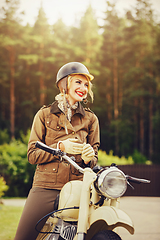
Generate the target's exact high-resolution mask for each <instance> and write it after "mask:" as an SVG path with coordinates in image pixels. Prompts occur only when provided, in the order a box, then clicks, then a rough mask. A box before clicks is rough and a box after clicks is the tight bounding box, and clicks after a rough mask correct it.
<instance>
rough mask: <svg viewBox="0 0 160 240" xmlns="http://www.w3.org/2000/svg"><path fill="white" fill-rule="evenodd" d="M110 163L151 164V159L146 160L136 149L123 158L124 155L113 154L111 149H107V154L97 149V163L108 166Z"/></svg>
mask: <svg viewBox="0 0 160 240" xmlns="http://www.w3.org/2000/svg"><path fill="white" fill-rule="evenodd" d="M112 163H115V164H116V165H131V164H152V162H151V161H149V160H147V158H146V157H145V156H144V155H142V154H141V153H140V152H138V151H137V150H135V151H134V153H133V155H132V156H129V157H128V158H125V157H124V156H122V157H118V156H114V155H113V151H112V150H110V151H109V154H107V153H106V152H105V151H102V150H99V152H98V164H99V165H100V166H110V165H111V164H112Z"/></svg>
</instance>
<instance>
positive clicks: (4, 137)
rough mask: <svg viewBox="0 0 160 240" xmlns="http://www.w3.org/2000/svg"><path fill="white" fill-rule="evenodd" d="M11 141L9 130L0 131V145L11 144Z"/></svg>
mask: <svg viewBox="0 0 160 240" xmlns="http://www.w3.org/2000/svg"><path fill="white" fill-rule="evenodd" d="M9 141H10V136H9V133H8V130H7V129H4V130H1V129H0V144H3V143H9Z"/></svg>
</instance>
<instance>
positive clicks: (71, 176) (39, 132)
mask: <svg viewBox="0 0 160 240" xmlns="http://www.w3.org/2000/svg"><path fill="white" fill-rule="evenodd" d="M65 121H66V124H67V129H68V135H67V134H66V132H65ZM67 138H78V140H79V143H84V142H86V143H90V144H91V146H92V147H93V148H94V151H95V157H94V158H93V159H92V160H91V162H90V167H93V166H94V165H96V163H97V159H98V147H99V123H98V119H97V117H96V116H95V114H94V113H93V112H92V111H91V110H89V109H84V108H83V107H82V105H81V104H80V103H79V105H78V108H77V109H76V110H75V113H74V114H73V116H72V119H71V122H69V121H68V120H66V117H65V115H64V114H63V113H62V112H61V110H60V109H59V108H58V102H57V101H55V102H54V103H53V104H52V105H50V106H48V107H46V106H45V107H43V108H41V109H40V110H39V111H38V112H37V114H36V115H35V117H34V121H33V125H32V129H31V135H30V139H29V143H28V161H29V162H30V163H31V164H37V168H36V171H35V175H34V180H33V186H35V187H43V188H49V189H61V188H62V187H63V185H64V184H65V183H66V182H68V181H71V180H78V179H79V180H82V177H83V176H82V174H81V173H79V172H78V171H77V170H76V169H75V168H74V167H73V166H71V165H70V164H69V163H68V162H65V161H60V159H59V157H57V156H53V155H52V154H50V153H47V152H45V151H43V150H41V149H38V148H36V147H35V143H36V141H41V142H43V143H45V144H46V145H48V146H51V147H53V148H57V143H58V141H60V140H61V141H62V140H65V139H67ZM68 156H71V155H69V154H68ZM74 157H75V158H76V162H77V163H78V164H79V165H80V166H81V167H86V166H85V164H84V162H83V160H82V158H81V155H74Z"/></svg>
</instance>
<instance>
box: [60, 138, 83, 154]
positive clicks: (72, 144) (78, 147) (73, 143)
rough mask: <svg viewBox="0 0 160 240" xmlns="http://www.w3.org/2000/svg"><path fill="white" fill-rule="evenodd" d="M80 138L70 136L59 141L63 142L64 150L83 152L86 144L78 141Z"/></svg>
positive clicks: (70, 152) (76, 152)
mask: <svg viewBox="0 0 160 240" xmlns="http://www.w3.org/2000/svg"><path fill="white" fill-rule="evenodd" d="M77 141H78V139H76V138H68V139H66V140H64V141H59V142H58V146H59V143H63V145H64V147H65V150H64V152H66V153H69V154H81V153H82V150H83V146H84V144H81V143H77Z"/></svg>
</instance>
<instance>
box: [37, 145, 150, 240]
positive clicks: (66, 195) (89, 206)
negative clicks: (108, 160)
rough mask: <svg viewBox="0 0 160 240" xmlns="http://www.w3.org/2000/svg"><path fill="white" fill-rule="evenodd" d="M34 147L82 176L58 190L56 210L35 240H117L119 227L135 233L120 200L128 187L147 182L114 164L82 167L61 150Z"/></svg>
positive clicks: (45, 146) (118, 239)
mask: <svg viewBox="0 0 160 240" xmlns="http://www.w3.org/2000/svg"><path fill="white" fill-rule="evenodd" d="M36 147H38V148H41V149H43V150H44V151H47V152H49V153H51V154H53V155H57V156H60V157H61V159H63V160H65V161H68V162H69V163H70V164H72V165H73V166H74V167H75V168H76V169H78V170H79V172H80V173H82V174H83V175H84V176H83V181H78V180H75V181H70V182H68V183H66V184H65V185H64V186H63V188H62V189H61V192H60V195H59V201H58V207H57V209H56V210H55V211H53V212H51V213H49V214H48V215H46V216H44V218H45V217H49V218H48V220H47V222H46V224H45V225H44V227H43V229H42V230H38V224H39V222H40V221H41V220H43V219H44V218H42V219H40V221H39V222H38V223H37V225H36V230H37V231H39V232H40V233H39V235H38V237H37V240H41V239H46V240H120V239H121V238H120V236H119V235H118V234H117V233H118V228H119V227H123V228H125V229H127V230H128V231H129V233H131V234H134V226H133V223H132V220H131V219H130V217H129V216H128V215H127V214H126V213H125V212H123V211H122V210H121V209H119V203H120V197H121V196H122V195H123V194H124V193H125V191H126V189H127V184H129V185H130V186H131V184H130V183H131V182H134V183H149V182H150V181H149V180H145V179H138V178H134V177H131V176H128V175H125V174H124V173H123V172H122V171H121V170H120V169H118V167H117V166H116V165H115V164H112V165H111V166H110V167H105V168H102V167H98V166H96V167H95V168H94V169H91V168H85V169H83V168H81V167H80V166H79V165H77V163H76V162H75V161H74V159H73V158H72V157H71V158H70V157H68V156H67V155H66V153H64V152H62V151H61V150H57V149H53V148H51V147H48V146H47V145H45V144H43V143H41V142H36Z"/></svg>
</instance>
